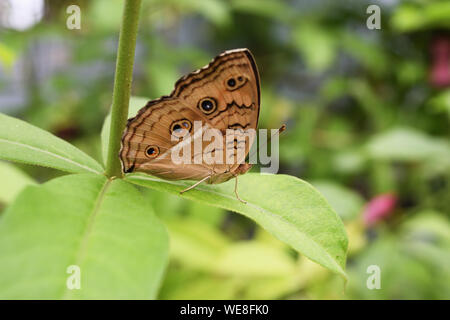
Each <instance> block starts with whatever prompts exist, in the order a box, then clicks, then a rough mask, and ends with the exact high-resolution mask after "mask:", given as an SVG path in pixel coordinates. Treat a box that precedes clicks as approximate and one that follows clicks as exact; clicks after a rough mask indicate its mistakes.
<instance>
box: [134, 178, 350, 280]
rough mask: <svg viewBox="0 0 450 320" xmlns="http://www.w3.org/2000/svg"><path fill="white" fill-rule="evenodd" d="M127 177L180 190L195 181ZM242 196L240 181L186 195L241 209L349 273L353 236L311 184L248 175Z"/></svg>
mask: <svg viewBox="0 0 450 320" xmlns="http://www.w3.org/2000/svg"><path fill="white" fill-rule="evenodd" d="M126 180H127V181H130V182H133V183H136V184H138V185H142V186H145V187H149V188H153V189H156V190H160V191H166V192H170V193H174V194H179V191H181V190H183V189H184V188H186V187H187V186H189V185H191V184H192V182H186V181H166V180H161V179H158V178H155V177H152V176H149V175H145V174H130V175H127V177H126ZM239 194H240V197H241V198H242V199H244V200H246V201H247V202H248V203H247V204H244V203H242V202H240V201H238V200H237V199H236V197H235V195H234V181H228V182H226V183H222V184H219V185H200V186H198V187H197V188H195V189H194V190H191V191H189V192H186V193H184V194H183V195H182V196H183V197H184V198H187V199H192V200H194V201H200V202H203V203H206V204H209V205H211V206H216V207H220V208H224V209H227V210H231V211H235V212H239V213H241V214H243V215H244V216H247V217H249V218H251V219H253V220H255V221H256V222H257V223H259V224H260V225H261V226H262V227H263V228H264V229H266V230H267V231H269V232H270V233H271V234H272V235H274V236H275V237H277V238H278V239H280V240H282V241H284V242H285V243H287V244H289V245H290V246H292V247H293V248H295V249H296V250H298V251H299V252H300V253H302V254H304V255H305V256H307V257H308V258H310V259H311V260H313V261H315V262H317V263H319V264H320V265H322V266H324V267H326V268H328V269H329V270H331V271H333V272H335V273H338V274H340V275H342V276H343V277H346V275H345V271H344V269H345V260H346V253H347V245H348V240H347V235H346V233H345V230H344V226H343V224H342V222H341V220H340V219H339V217H338V216H337V214H336V213H335V212H334V211H333V209H332V208H331V207H330V205H329V204H328V203H327V201H326V200H325V199H324V198H323V197H322V196H321V195H320V193H319V192H318V191H316V190H315V189H314V188H313V187H312V186H311V185H310V184H308V183H306V182H304V181H302V180H300V179H298V178H295V177H292V176H287V175H265V174H264V175H261V174H252V173H249V174H246V175H243V176H240V177H239Z"/></svg>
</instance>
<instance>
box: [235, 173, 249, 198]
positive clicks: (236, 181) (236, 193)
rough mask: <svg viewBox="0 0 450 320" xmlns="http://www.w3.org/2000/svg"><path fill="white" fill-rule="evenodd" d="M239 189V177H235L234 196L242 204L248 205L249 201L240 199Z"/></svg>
mask: <svg viewBox="0 0 450 320" xmlns="http://www.w3.org/2000/svg"><path fill="white" fill-rule="evenodd" d="M237 187H238V175H235V176H234V194H235V195H236V198H237V199H238V200H239V201H240V202H242V203H244V204H247V201H244V200H242V199H241V198H240V197H239V194H238V192H237Z"/></svg>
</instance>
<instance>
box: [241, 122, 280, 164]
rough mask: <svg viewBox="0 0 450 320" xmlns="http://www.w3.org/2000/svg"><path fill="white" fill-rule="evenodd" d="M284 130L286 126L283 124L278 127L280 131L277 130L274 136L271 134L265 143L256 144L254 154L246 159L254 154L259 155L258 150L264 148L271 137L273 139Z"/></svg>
mask: <svg viewBox="0 0 450 320" xmlns="http://www.w3.org/2000/svg"><path fill="white" fill-rule="evenodd" d="M284 130H286V125H285V124H283V125H282V126H281V127H280V129H278V131H277V132H275V133H274V134H271V135H270V137H269V139H267V141H265V142H264V143H263V144H262V145H260V144H258V145H257V146H256V150H255V152H253V153H252V154H249V155H248V158H250V157H251V156H254V155H255V154H256V153H257V154H259V148H261V147H265V146H266V145H267V144H268V143H269V142H270V141H271V140H272V137H274V136H275V135H277V134H278V135H279V134H280V133H282V132H283V131H284Z"/></svg>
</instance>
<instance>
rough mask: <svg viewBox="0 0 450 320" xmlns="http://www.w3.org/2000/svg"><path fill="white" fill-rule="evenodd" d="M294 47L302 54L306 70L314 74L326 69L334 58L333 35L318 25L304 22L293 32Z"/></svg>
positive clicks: (334, 45)
mask: <svg viewBox="0 0 450 320" xmlns="http://www.w3.org/2000/svg"><path fill="white" fill-rule="evenodd" d="M293 36H294V39H293V41H294V45H295V46H296V48H297V49H298V50H299V51H300V53H301V54H302V57H303V58H304V60H305V63H306V65H307V66H308V68H310V69H311V70H313V71H315V72H322V71H325V70H326V69H328V68H329V67H330V66H331V65H332V64H333V62H334V60H335V58H336V43H335V36H334V35H333V33H332V32H331V31H329V30H327V29H325V28H323V27H320V25H319V24H315V23H310V22H304V23H301V24H299V25H298V26H297V27H296V29H295V31H294V35H293Z"/></svg>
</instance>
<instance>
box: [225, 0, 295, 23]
mask: <svg viewBox="0 0 450 320" xmlns="http://www.w3.org/2000/svg"><path fill="white" fill-rule="evenodd" d="M231 5H232V8H233V9H234V10H236V11H241V12H246V13H250V14H254V15H259V16H265V17H268V18H273V19H278V20H282V21H284V22H286V21H288V20H289V19H290V18H291V16H292V11H290V10H289V7H288V6H287V5H286V4H285V3H284V2H283V1H277V0H231Z"/></svg>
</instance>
